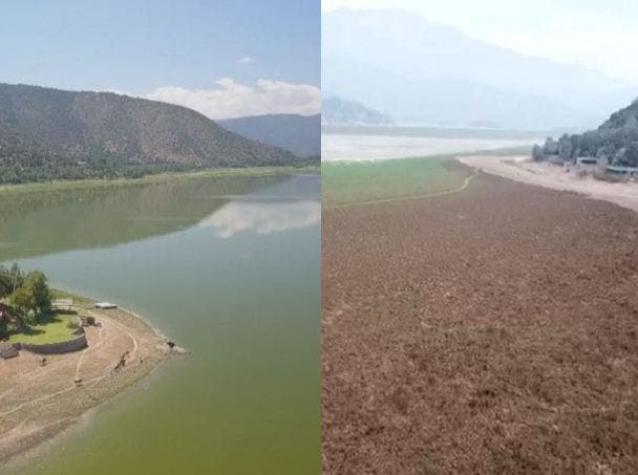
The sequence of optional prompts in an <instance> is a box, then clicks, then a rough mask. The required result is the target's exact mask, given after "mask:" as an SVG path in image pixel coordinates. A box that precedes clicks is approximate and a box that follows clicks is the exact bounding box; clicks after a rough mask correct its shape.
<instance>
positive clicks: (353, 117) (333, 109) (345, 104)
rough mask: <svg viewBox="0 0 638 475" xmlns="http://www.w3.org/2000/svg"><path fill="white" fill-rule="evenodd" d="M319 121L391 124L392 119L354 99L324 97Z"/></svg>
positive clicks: (339, 123)
mask: <svg viewBox="0 0 638 475" xmlns="http://www.w3.org/2000/svg"><path fill="white" fill-rule="evenodd" d="M321 122H322V123H324V124H328V125H391V124H392V123H393V122H392V119H391V118H390V117H389V116H388V115H386V114H382V113H381V112H379V111H376V110H373V109H370V108H369V107H366V106H364V105H363V104H360V103H358V102H355V101H347V100H344V99H341V98H339V97H335V96H331V97H326V98H324V99H323V100H322V101H321Z"/></svg>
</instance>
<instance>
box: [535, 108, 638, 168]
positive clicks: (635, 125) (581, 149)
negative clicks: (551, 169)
mask: <svg viewBox="0 0 638 475" xmlns="http://www.w3.org/2000/svg"><path fill="white" fill-rule="evenodd" d="M532 156H533V158H534V160H544V159H545V158H547V157H551V156H558V157H560V158H561V159H562V160H564V161H566V162H567V161H575V160H576V158H578V157H594V158H597V159H602V160H606V161H607V163H609V164H611V165H622V166H631V167H638V101H637V102H634V103H633V104H632V105H631V106H629V107H627V108H626V109H623V110H621V111H618V112H616V113H614V114H613V115H612V116H611V117H610V119H609V120H608V121H607V122H605V123H604V124H603V125H602V126H600V127H599V128H598V129H597V130H592V131H589V132H585V133H584V134H573V135H568V134H564V135H563V136H561V137H560V138H559V139H558V140H554V139H553V138H552V137H550V138H548V139H547V140H546V141H545V144H544V145H542V146H541V145H534V148H533V150H532Z"/></svg>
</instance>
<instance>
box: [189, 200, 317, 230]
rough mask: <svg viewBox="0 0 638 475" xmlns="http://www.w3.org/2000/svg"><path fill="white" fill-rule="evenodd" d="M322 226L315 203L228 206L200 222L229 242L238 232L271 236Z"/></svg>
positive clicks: (236, 204)
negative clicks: (292, 230)
mask: <svg viewBox="0 0 638 475" xmlns="http://www.w3.org/2000/svg"><path fill="white" fill-rule="evenodd" d="M320 222H321V204H320V203H319V202H318V201H310V200H307V201H297V202H294V203H248V202H233V203H230V204H228V205H226V206H224V207H223V208H221V209H220V210H219V211H217V212H216V213H214V214H213V215H212V216H209V217H208V218H206V219H204V220H203V221H201V222H200V226H202V227H206V228H208V227H211V228H213V230H214V233H215V235H216V236H217V237H218V238H221V239H228V238H231V237H233V236H234V235H235V234H237V233H240V232H247V231H252V232H254V233H256V234H272V233H277V232H282V231H288V230H291V229H302V228H306V227H309V226H314V225H317V224H319V223H320Z"/></svg>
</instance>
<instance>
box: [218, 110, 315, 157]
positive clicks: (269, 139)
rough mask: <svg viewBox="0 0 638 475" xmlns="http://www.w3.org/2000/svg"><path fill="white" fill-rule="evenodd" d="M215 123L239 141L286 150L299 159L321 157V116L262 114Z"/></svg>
mask: <svg viewBox="0 0 638 475" xmlns="http://www.w3.org/2000/svg"><path fill="white" fill-rule="evenodd" d="M217 123H218V124H219V125H221V126H222V127H224V128H225V129H227V130H230V131H231V132H234V133H236V134H238V135H241V136H242V137H246V138H248V139H251V140H255V141H257V142H260V143H265V144H268V145H272V146H275V147H280V148H283V149H285V150H289V151H290V152H292V153H294V154H295V155H297V156H298V157H316V156H319V155H321V114H314V115H310V116H304V115H299V114H263V115H256V116H247V117H238V118H234V119H224V120H219V121H217Z"/></svg>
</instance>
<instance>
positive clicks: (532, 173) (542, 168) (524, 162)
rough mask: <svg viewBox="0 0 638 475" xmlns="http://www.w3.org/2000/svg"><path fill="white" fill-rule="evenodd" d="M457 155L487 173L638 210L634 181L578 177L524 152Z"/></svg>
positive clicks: (636, 186) (468, 164)
mask: <svg viewBox="0 0 638 475" xmlns="http://www.w3.org/2000/svg"><path fill="white" fill-rule="evenodd" d="M457 159H458V160H459V161H460V162H461V163H464V164H465V165H467V166H469V167H472V168H476V169H478V170H481V171H482V172H484V173H488V174H490V175H496V176H500V177H503V178H508V179H510V180H514V181H518V182H521V183H527V184H529V185H536V186H541V187H544V188H550V189H552V190H559V191H573V192H576V193H580V194H583V195H585V196H587V197H589V198H593V199H598V200H604V201H609V202H611V203H615V204H617V205H619V206H622V207H624V208H628V209H631V210H633V211H636V212H638V185H637V184H635V183H609V182H606V181H601V180H597V179H595V178H594V177H592V176H586V177H579V176H577V174H575V173H571V172H568V171H567V170H566V169H564V168H562V167H560V166H557V165H553V164H550V163H537V162H534V161H532V159H531V158H530V157H529V156H525V155H510V156H493V155H463V156H458V157H457Z"/></svg>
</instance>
